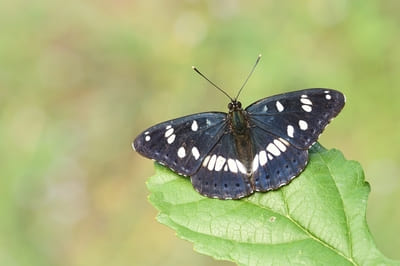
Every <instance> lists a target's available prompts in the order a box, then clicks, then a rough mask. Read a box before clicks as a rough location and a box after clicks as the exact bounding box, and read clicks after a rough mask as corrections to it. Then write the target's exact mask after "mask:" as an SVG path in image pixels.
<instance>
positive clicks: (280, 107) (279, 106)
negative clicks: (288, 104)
mask: <svg viewBox="0 0 400 266" xmlns="http://www.w3.org/2000/svg"><path fill="white" fill-rule="evenodd" d="M276 109H278V112H282V111H283V110H284V109H285V108H284V107H283V105H282V104H281V102H280V101H276Z"/></svg>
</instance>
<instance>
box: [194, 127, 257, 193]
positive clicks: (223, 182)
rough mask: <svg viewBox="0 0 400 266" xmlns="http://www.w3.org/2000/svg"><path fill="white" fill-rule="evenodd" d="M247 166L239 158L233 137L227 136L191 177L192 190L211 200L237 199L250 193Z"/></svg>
mask: <svg viewBox="0 0 400 266" xmlns="http://www.w3.org/2000/svg"><path fill="white" fill-rule="evenodd" d="M245 165H246V163H245V162H244V161H243V159H242V158H240V156H239V153H238V151H237V149H236V146H235V139H234V135H233V134H232V133H230V132H226V133H225V134H224V135H223V136H222V137H221V139H220V140H219V141H218V143H217V144H216V145H215V146H214V148H213V149H212V150H211V151H210V152H209V153H208V155H207V156H206V157H205V159H204V161H203V163H202V165H201V167H200V169H199V170H198V172H197V173H195V174H194V175H193V176H192V177H191V181H192V184H193V186H194V188H195V189H196V190H197V191H198V192H199V193H200V194H202V195H205V196H207V197H211V198H221V199H238V198H242V197H244V196H247V195H250V194H251V193H253V191H254V189H253V185H252V183H251V179H250V178H249V173H248V171H247V168H246V166H245Z"/></svg>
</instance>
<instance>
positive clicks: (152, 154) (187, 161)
mask: <svg viewBox="0 0 400 266" xmlns="http://www.w3.org/2000/svg"><path fill="white" fill-rule="evenodd" d="M225 125H226V114H225V113H221V112H208V113H199V114H194V115H189V116H185V117H181V118H177V119H173V120H169V121H166V122H163V123H160V124H157V125H155V126H153V127H150V128H148V129H147V130H145V131H143V132H142V133H141V134H140V135H139V136H137V137H136V139H135V140H134V141H133V143H132V147H133V149H134V150H136V151H137V152H138V153H140V154H141V155H143V156H145V157H147V158H150V159H153V160H155V161H157V162H159V163H160V164H163V165H166V166H167V167H169V168H171V169H172V170H173V171H175V172H177V173H178V174H181V175H185V176H190V175H192V174H194V173H195V172H196V171H197V170H198V168H199V167H200V165H201V163H202V161H203V160H204V158H205V157H206V155H207V154H208V153H209V151H210V150H211V149H212V147H213V146H214V145H215V144H216V143H217V142H218V140H219V139H220V138H221V136H222V135H223V133H224V131H225Z"/></svg>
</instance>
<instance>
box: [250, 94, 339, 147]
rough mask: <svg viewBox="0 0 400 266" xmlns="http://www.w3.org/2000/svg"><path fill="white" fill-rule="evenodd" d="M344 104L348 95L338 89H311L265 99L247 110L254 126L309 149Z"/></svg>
mask: <svg viewBox="0 0 400 266" xmlns="http://www.w3.org/2000/svg"><path fill="white" fill-rule="evenodd" d="M344 103H345V98H344V95H343V94H342V93H340V92H338V91H335V90H332V89H307V90H300V91H295V92H289V93H284V94H279V95H275V96H272V97H268V98H264V99H262V100H259V101H257V102H255V103H253V104H252V105H250V106H248V107H247V108H246V111H247V113H248V115H249V118H250V120H251V123H252V126H256V127H260V128H262V129H263V130H265V131H267V132H270V133H271V134H273V135H275V136H279V137H281V138H284V139H285V140H286V141H288V142H289V143H291V144H292V145H294V146H296V147H297V148H299V149H308V148H309V147H310V146H311V145H312V144H313V143H314V142H315V141H316V140H317V139H318V137H319V135H320V134H321V133H322V131H323V130H324V128H325V127H326V125H327V124H328V123H329V122H330V121H331V120H332V119H333V118H334V117H335V116H336V115H337V114H338V113H339V112H340V110H341V109H342V108H343V106H344Z"/></svg>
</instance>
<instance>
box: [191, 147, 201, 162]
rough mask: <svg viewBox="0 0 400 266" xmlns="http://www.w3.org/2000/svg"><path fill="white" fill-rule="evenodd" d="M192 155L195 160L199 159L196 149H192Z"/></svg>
mask: <svg viewBox="0 0 400 266" xmlns="http://www.w3.org/2000/svg"><path fill="white" fill-rule="evenodd" d="M192 155H193V157H194V159H195V160H197V159H199V157H200V152H199V149H197V147H193V148H192Z"/></svg>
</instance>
